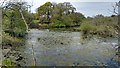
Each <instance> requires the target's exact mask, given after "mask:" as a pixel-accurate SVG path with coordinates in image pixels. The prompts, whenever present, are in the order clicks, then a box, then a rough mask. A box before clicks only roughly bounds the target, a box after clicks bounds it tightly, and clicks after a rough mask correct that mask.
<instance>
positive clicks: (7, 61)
mask: <svg viewBox="0 0 120 68" xmlns="http://www.w3.org/2000/svg"><path fill="white" fill-rule="evenodd" d="M2 65H3V66H6V67H7V68H10V67H9V66H14V63H13V61H12V60H11V59H9V58H6V59H4V60H3V61H2Z"/></svg>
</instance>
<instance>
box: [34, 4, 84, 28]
mask: <svg viewBox="0 0 120 68" xmlns="http://www.w3.org/2000/svg"><path fill="white" fill-rule="evenodd" d="M75 10H76V8H75V7H74V6H73V5H72V4H70V2H64V3H58V4H57V3H51V2H46V3H45V4H43V5H42V6H40V7H38V8H37V13H35V15H34V16H36V17H40V18H39V21H40V23H46V24H50V26H52V27H67V26H75V25H80V22H82V20H83V19H84V18H85V17H84V15H83V14H81V13H78V12H75Z"/></svg>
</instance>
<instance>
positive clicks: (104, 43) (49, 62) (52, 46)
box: [17, 29, 118, 66]
mask: <svg viewBox="0 0 120 68" xmlns="http://www.w3.org/2000/svg"><path fill="white" fill-rule="evenodd" d="M83 42H84V44H83ZM117 43H118V41H117V39H114V38H112V39H111V38H107V39H103V38H101V39H99V38H98V37H92V38H91V39H87V40H86V41H85V40H83V39H82V35H81V33H80V32H69V31H49V30H37V29H31V30H30V31H29V33H28V36H27V41H26V45H25V46H21V47H19V48H18V49H17V50H18V52H20V53H21V55H22V56H23V57H24V59H22V60H21V62H19V63H20V64H21V65H23V66H24V65H25V66H31V65H33V55H32V45H33V48H34V53H35V55H34V57H35V59H36V65H37V66H66V65H67V66H77V65H78V66H117V62H115V61H114V57H115V54H116V50H115V48H114V47H115V45H117Z"/></svg>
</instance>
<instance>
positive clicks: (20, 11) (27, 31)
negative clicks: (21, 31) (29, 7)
mask: <svg viewBox="0 0 120 68" xmlns="http://www.w3.org/2000/svg"><path fill="white" fill-rule="evenodd" d="M19 12H20V14H21V16H22V19H23V21H24V23H25V25H26V31H27V32H28V25H27V22H26V20H25V18H24V16H23V13H22V11H21V10H19Z"/></svg>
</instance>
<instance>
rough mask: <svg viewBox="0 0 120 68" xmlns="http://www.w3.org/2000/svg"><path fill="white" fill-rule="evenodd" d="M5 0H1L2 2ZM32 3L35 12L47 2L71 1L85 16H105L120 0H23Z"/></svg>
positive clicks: (108, 14) (109, 13)
mask: <svg viewBox="0 0 120 68" xmlns="http://www.w3.org/2000/svg"><path fill="white" fill-rule="evenodd" d="M2 1H3V0H1V2H2ZM23 1H27V2H29V3H32V4H33V6H32V12H35V10H36V8H37V7H39V6H40V5H42V4H44V3H45V2H48V1H50V2H56V3H60V2H62V3H63V2H70V3H71V4H72V5H73V6H74V7H75V8H76V9H77V12H81V13H83V14H84V15H85V16H95V15H98V14H103V15H105V16H110V15H112V13H111V12H110V11H109V10H112V5H114V4H115V2H118V1H119V0H23Z"/></svg>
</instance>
